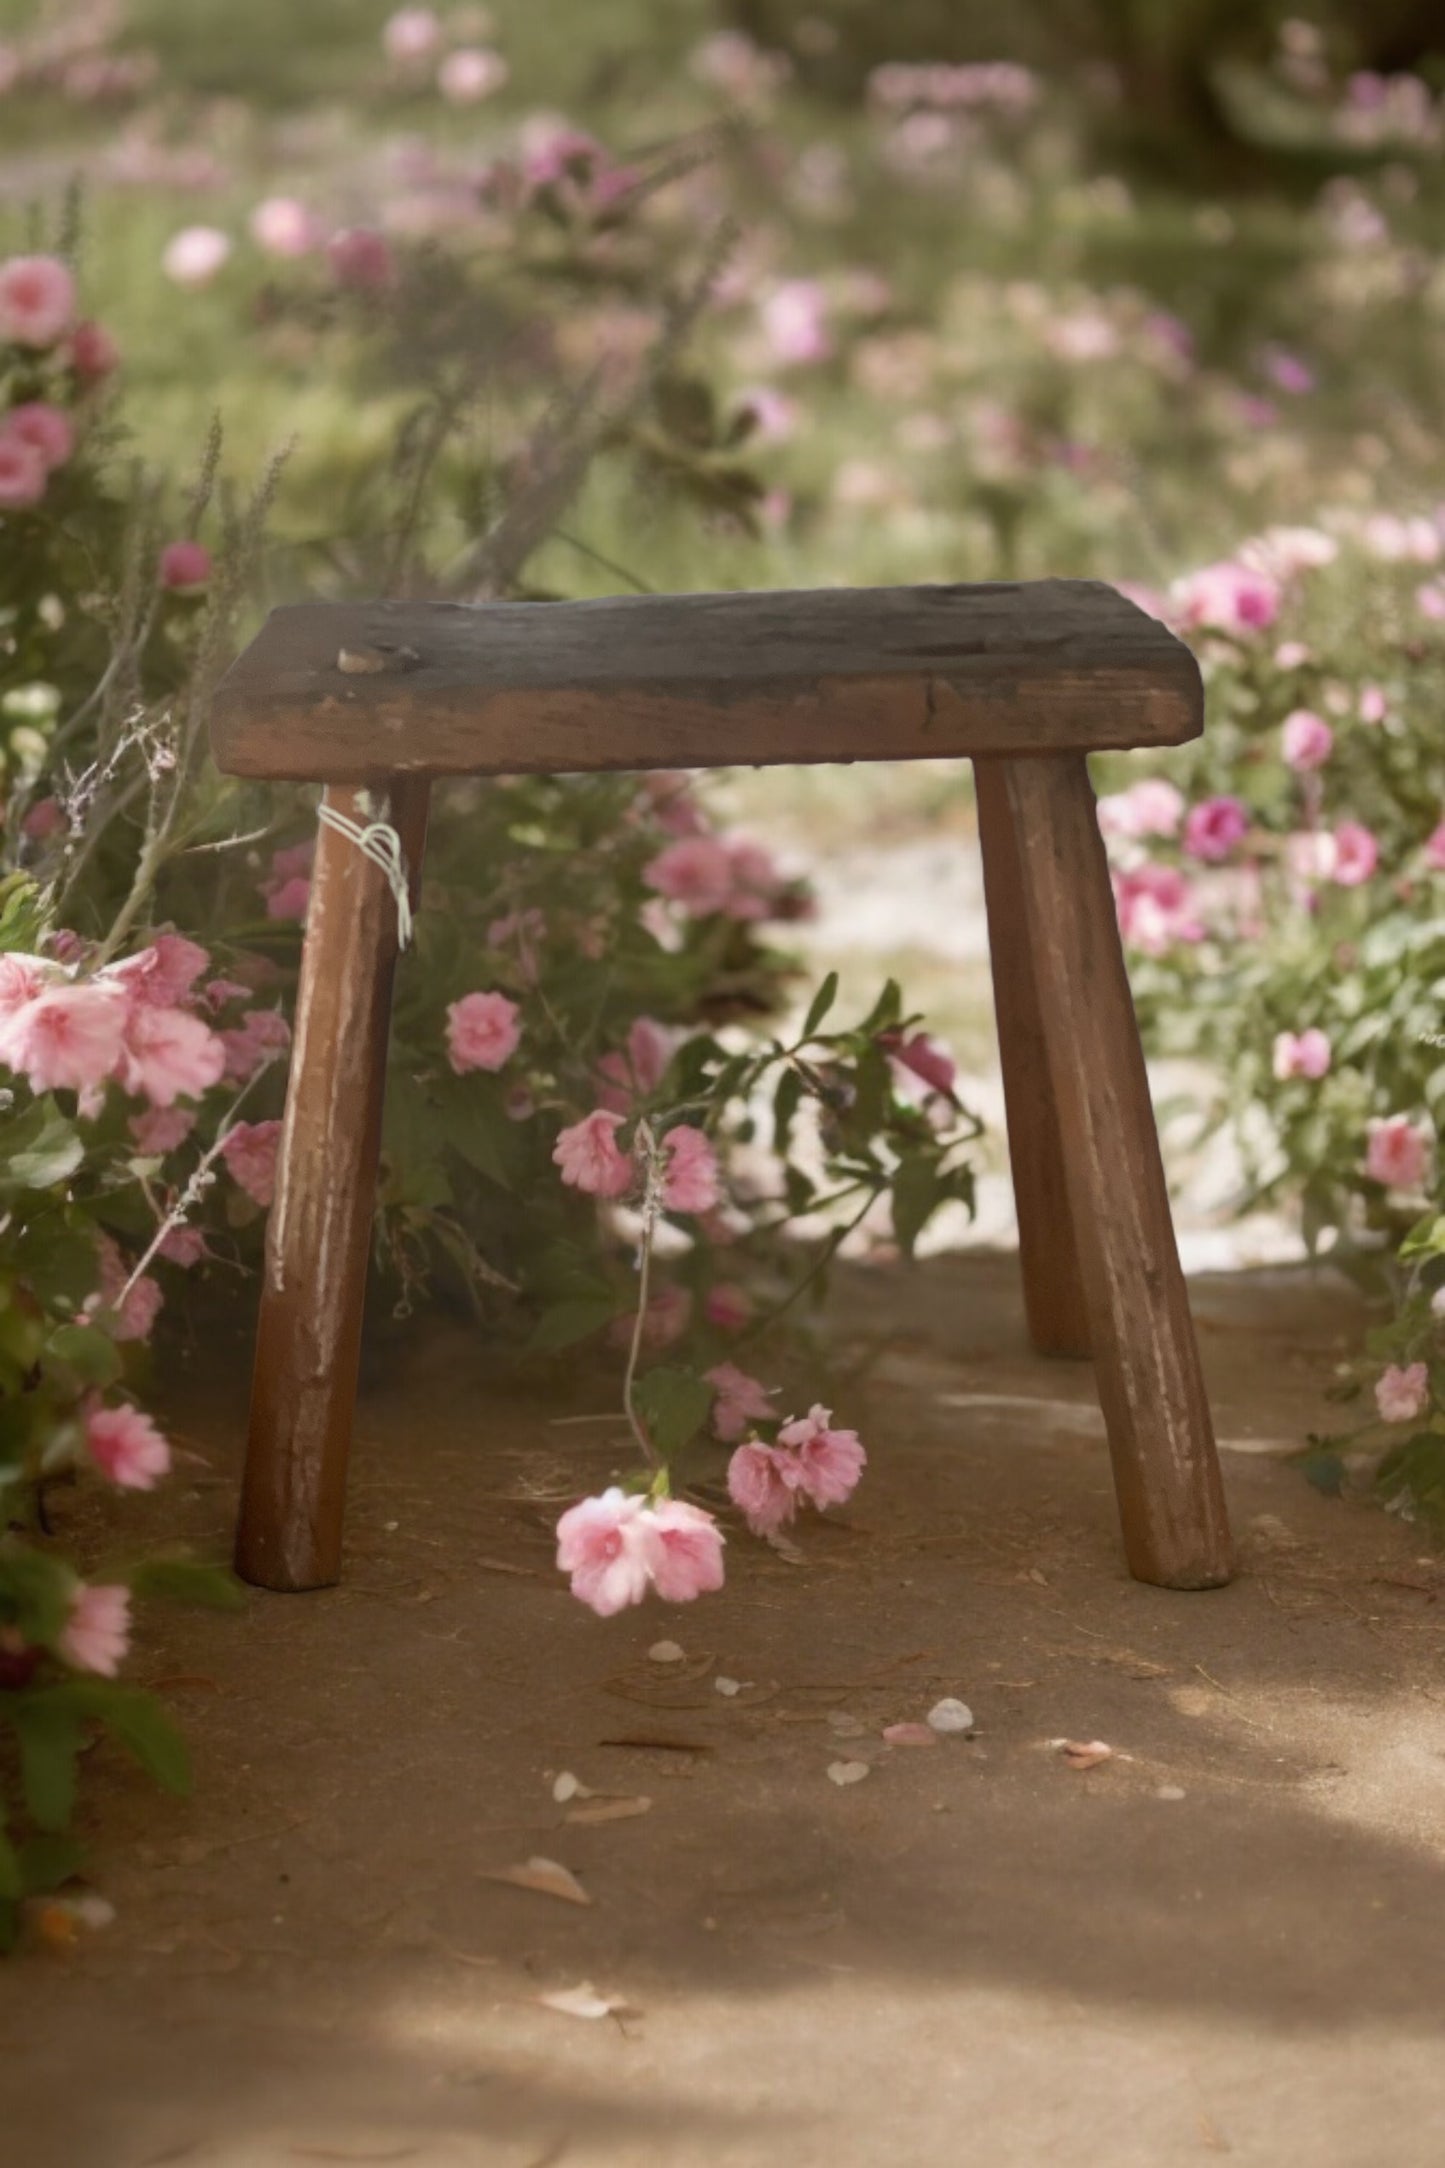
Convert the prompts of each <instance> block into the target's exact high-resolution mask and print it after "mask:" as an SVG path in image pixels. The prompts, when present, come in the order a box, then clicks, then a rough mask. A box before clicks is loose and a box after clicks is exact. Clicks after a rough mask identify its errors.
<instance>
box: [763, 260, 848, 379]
mask: <svg viewBox="0 0 1445 2168" xmlns="http://www.w3.org/2000/svg"><path fill="white" fill-rule="evenodd" d="M758 315H759V318H760V320H761V323H762V327H763V337H764V338H765V339H766V341H767V343H768V348H769V351H770V352H771V354H772V356H773V359H774V361H775V362H777V363H778V364H779V365H780V366H782V367H784V368H798V367H801V366H803V365H804V364H806V363H808V362H817V361H826V360H827V359H828V357H829V355H830V354H831V353H832V351H833V340H832V335H831V333H830V332H829V329H828V297H827V295H826V294H825V292H824V291H823V288H822V287H821V286H820V285H819V284H818V281H817V280H816V279H786V280H784V282H783V283H782V285H780V286H775V287H774V288H773V291H772V292H771V293H770V294H769V295H768V296H767V297H766V299H765V300H764V301H763V303H762V305H761V307H760V308H759V310H758Z"/></svg>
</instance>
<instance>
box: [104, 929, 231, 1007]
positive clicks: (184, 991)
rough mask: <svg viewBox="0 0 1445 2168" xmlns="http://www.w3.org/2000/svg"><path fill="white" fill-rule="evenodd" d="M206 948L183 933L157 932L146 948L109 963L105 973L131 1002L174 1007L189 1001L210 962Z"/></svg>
mask: <svg viewBox="0 0 1445 2168" xmlns="http://www.w3.org/2000/svg"><path fill="white" fill-rule="evenodd" d="M210 960H211V959H210V957H209V956H208V955H207V954H206V951H205V950H204V949H203V948H201V947H200V946H199V945H198V944H197V943H196V942H194V941H187V940H186V938H185V936H184V935H183V934H178V933H161V934H157V935H156V938H155V940H154V941H152V942H151V944H150V946H149V948H143V949H137V951H136V953H135V954H134V956H127V957H125V958H124V959H123V961H122V962H120V963H118V964H112V965H111V966H110V968H109V970H108V971H107V972H106V974H105V976H106V978H107V979H108V980H110V979H114V980H118V981H119V983H120V984H121V985H122V986H124V987H125V988H126V990H127V992H128V993H129V994H130V995H131V997H132V999H133V1000H135V1001H140V1002H145V1003H148V1004H149V1005H150V1006H152V1007H154V1008H159V1009H178V1008H180V1007H181V1005H182V1004H183V1003H184V1002H185V1001H187V1000H189V998H190V994H191V989H192V987H193V986H194V985H195V983H196V980H197V979H198V978H199V977H200V975H201V973H202V972H203V971H204V970H205V969H206V966H207V965H208V964H209V963H210Z"/></svg>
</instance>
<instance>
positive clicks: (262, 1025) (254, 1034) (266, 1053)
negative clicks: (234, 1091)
mask: <svg viewBox="0 0 1445 2168" xmlns="http://www.w3.org/2000/svg"><path fill="white" fill-rule="evenodd" d="M220 1039H221V1045H222V1046H223V1047H224V1049H225V1055H226V1068H225V1076H226V1081H227V1083H229V1084H249V1082H250V1081H251V1078H252V1077H253V1076H254V1075H255V1074H256V1072H257V1070H258V1069H262V1068H264V1067H265V1065H266V1063H267V1062H270V1061H279V1059H280V1057H281V1056H282V1055H283V1054H284V1053H285V1052H286V1050H287V1048H288V1047H289V1046H290V1044H291V1026H290V1025H289V1024H288V1023H287V1021H286V1019H285V1017H284V1016H282V1015H281V1013H280V1011H279V1010H277V1009H248V1010H247V1011H246V1013H245V1015H244V1016H243V1017H242V1018H241V1021H240V1023H239V1024H237V1025H234V1026H233V1027H232V1029H231V1030H230V1031H223V1032H222V1033H221V1034H220Z"/></svg>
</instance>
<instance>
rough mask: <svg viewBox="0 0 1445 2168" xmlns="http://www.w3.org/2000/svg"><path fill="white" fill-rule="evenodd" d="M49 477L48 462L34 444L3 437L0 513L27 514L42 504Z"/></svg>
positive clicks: (0, 461) (1, 439) (0, 469)
mask: <svg viewBox="0 0 1445 2168" xmlns="http://www.w3.org/2000/svg"><path fill="white" fill-rule="evenodd" d="M45 476H46V470H45V461H44V460H43V459H42V458H41V456H40V454H39V452H37V451H36V449H35V446H34V445H33V444H23V443H22V442H21V440H20V438H19V437H8V436H5V435H3V434H0V512H24V511H28V509H29V507H30V506H31V505H32V504H39V502H40V500H41V498H42V497H43V496H44V495H45Z"/></svg>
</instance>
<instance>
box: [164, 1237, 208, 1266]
mask: <svg viewBox="0 0 1445 2168" xmlns="http://www.w3.org/2000/svg"><path fill="white" fill-rule="evenodd" d="M208 1254H209V1253H208V1251H207V1249H206V1238H205V1236H204V1235H203V1234H202V1233H201V1230H200V1228H199V1227H172V1228H171V1230H170V1232H169V1234H166V1235H163V1236H162V1237H161V1246H160V1249H159V1251H158V1252H157V1255H158V1256H161V1257H164V1259H165V1261H166V1263H167V1264H168V1265H179V1267H180V1269H181V1271H182V1272H189V1271H190V1269H191V1266H192V1265H198V1264H199V1263H200V1261H201V1259H202V1258H203V1257H205V1256H207V1255H208Z"/></svg>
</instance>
